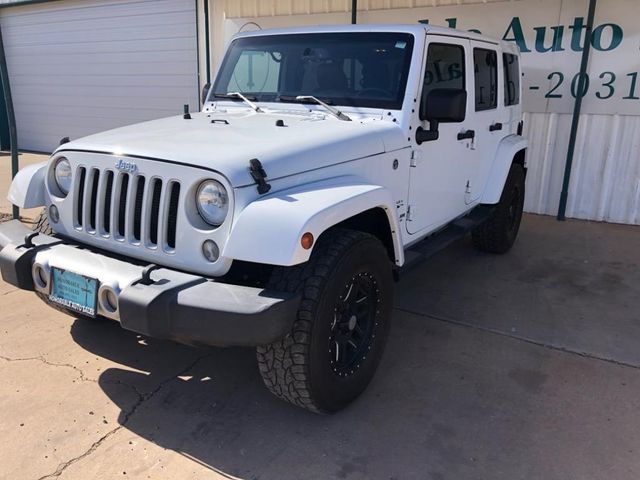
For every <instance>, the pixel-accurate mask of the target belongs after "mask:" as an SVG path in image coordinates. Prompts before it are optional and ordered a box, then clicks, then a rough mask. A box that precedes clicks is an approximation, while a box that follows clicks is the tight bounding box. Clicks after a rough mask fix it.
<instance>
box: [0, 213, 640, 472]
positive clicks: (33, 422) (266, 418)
mask: <svg viewBox="0 0 640 480" xmlns="http://www.w3.org/2000/svg"><path fill="white" fill-rule="evenodd" d="M639 234H640V230H639V229H638V228H637V227H623V226H616V225H602V224H592V223H586V222H568V223H565V224H559V223H556V222H555V221H554V220H553V219H550V218H544V217H535V216H527V217H526V218H525V223H524V225H523V232H522V235H521V237H520V240H519V241H518V244H517V245H516V247H515V248H514V250H513V251H512V252H511V253H510V254H509V255H507V256H503V257H493V256H487V255H482V254H478V253H477V252H475V251H474V250H472V249H471V248H470V246H469V244H468V243H469V242H468V241H463V242H460V243H458V244H456V245H453V246H452V247H451V248H449V249H448V250H446V251H445V252H443V253H442V254H440V255H438V256H437V257H435V258H433V259H432V260H430V261H429V262H427V263H425V264H423V265H421V266H419V267H417V268H416V269H415V270H413V271H411V272H409V274H407V276H405V277H404V278H403V279H402V281H401V282H400V284H399V285H398V289H397V299H396V308H395V310H394V325H393V328H392V333H391V337H390V340H389V345H388V349H387V352H386V353H385V357H384V359H383V362H382V364H381V367H380V370H379V372H378V374H377V375H376V377H375V379H374V381H373V383H372V385H371V386H370V387H369V389H368V390H367V391H366V393H365V395H364V396H363V397H362V398H361V399H360V400H358V402H356V403H355V404H354V405H353V406H351V407H350V408H348V409H347V410H345V411H344V412H341V413H339V414H337V415H334V416H330V417H320V416H315V415H311V414H308V413H306V412H304V411H302V410H299V409H295V408H291V407H289V406H288V405H286V404H284V403H282V402H280V401H279V400H277V399H275V398H274V397H272V396H271V395H269V394H268V392H267V391H266V390H265V389H264V388H263V386H262V385H261V381H260V378H259V375H258V372H257V368H256V365H255V358H254V353H253V351H252V350H251V349H195V348H191V347H187V346H181V345H177V344H174V343H171V342H161V341H156V340H153V339H147V338H143V337H141V336H139V335H136V334H133V333H130V332H126V331H124V330H122V329H121V328H120V327H119V326H118V325H117V324H116V323H114V322H109V321H87V320H74V319H73V318H71V317H67V316H65V315H63V314H61V313H59V312H57V311H54V310H51V309H48V308H47V307H46V306H45V305H44V304H43V303H42V302H40V301H39V300H38V299H37V298H36V297H35V296H33V295H32V294H29V293H26V292H21V291H16V290H15V289H14V288H13V287H11V286H9V285H6V284H4V283H2V282H0V313H1V314H2V315H1V321H2V324H0V438H2V439H9V440H10V441H8V442H7V441H4V442H3V448H2V449H0V478H11V479H14V478H15V479H17V478H19V479H34V480H35V479H52V478H59V479H64V480H69V479H82V480H86V479H87V478H91V479H113V478H136V479H137V478H140V479H146V478H152V479H163V478H166V479H174V478H189V479H200V478H202V479H209V478H234V477H239V478H247V479H249V478H252V479H253V478H261V479H277V480H286V479H299V478H305V479H307V478H309V479H314V478H317V479H326V478H338V479H390V478H393V479H413V478H430V479H435V480H440V479H449V478H451V479H456V480H459V479H472V478H473V479H476V478H491V479H508V480H514V479H527V480H529V479H537V478H539V479H544V480H550V479H551V480H554V479H566V478H580V479H581V480H583V479H596V478H598V479H599V478H615V479H616V480H618V479H621V480H624V479H634V480H635V479H637V478H638V477H639V476H640V461H638V459H637V458H638V455H637V452H638V451H640V428H639V427H640V421H638V419H637V411H638V409H639V408H640V395H639V393H640V370H639V369H640V354H639V353H638V352H640V350H639V349H638V348H637V342H638V340H637V339H638V338H640V331H638V323H637V322H638V312H640V305H639V303H638V302H640V273H639V272H640V269H638V268H637V266H638V265H639V264H640V252H638V250H637V245H638V235H639Z"/></svg>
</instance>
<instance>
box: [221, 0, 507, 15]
mask: <svg viewBox="0 0 640 480" xmlns="http://www.w3.org/2000/svg"><path fill="white" fill-rule="evenodd" d="M504 1H505V0H358V10H362V11H369V10H390V9H394V8H413V7H436V6H442V5H463V4H474V3H491V2H504ZM512 1H517V0H512ZM224 2H225V12H226V15H227V18H243V17H267V16H276V15H305V14H306V15H308V14H312V13H339V12H351V0H270V1H265V0H224Z"/></svg>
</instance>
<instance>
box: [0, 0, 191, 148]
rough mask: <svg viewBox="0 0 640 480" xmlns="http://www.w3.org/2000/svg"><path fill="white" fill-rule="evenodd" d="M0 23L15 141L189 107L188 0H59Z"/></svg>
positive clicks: (45, 144) (14, 10)
mask: <svg viewBox="0 0 640 480" xmlns="http://www.w3.org/2000/svg"><path fill="white" fill-rule="evenodd" d="M0 22H1V26H2V35H3V40H4V46H5V52H6V56H7V66H8V71H9V79H10V82H11V89H12V94H13V102H14V107H15V111H16V122H17V130H18V144H19V147H20V148H21V149H26V150H36V151H45V152H46V151H51V150H53V149H54V148H55V146H56V145H57V144H58V142H59V140H60V138H62V137H64V136H68V137H71V138H77V137H80V136H84V135H87V134H90V133H95V132H99V131H102V130H107V129H110V128H114V127H118V126H122V125H126V124H131V123H136V122H140V121H144V120H150V119H153V118H160V117H165V116H168V115H172V114H179V113H180V112H181V111H182V106H183V105H184V104H185V103H189V104H190V105H191V108H192V109H195V110H197V109H198V108H199V103H198V53H197V28H196V6H195V0H60V1H55V2H47V3H39V4H33V5H24V6H15V7H6V8H2V9H0Z"/></svg>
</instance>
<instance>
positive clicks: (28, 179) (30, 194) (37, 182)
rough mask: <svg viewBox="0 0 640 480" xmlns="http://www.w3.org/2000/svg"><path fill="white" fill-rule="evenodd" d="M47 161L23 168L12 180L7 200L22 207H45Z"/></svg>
mask: <svg viewBox="0 0 640 480" xmlns="http://www.w3.org/2000/svg"><path fill="white" fill-rule="evenodd" d="M46 173H47V162H43V163H36V164H34V165H29V166H26V167H24V168H21V169H20V170H19V171H18V174H17V175H16V176H15V178H14V179H13V181H12V182H11V187H10V188H9V193H8V194H7V200H9V201H10V202H11V203H13V204H14V205H17V206H18V207H20V208H35V207H43V206H44V204H45V195H44V194H45V186H44V180H45V175H46Z"/></svg>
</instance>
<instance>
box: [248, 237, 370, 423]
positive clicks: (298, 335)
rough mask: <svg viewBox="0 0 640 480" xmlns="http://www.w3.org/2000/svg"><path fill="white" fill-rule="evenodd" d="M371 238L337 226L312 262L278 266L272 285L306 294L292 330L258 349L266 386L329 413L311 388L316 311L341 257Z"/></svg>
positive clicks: (297, 402)
mask: <svg viewBox="0 0 640 480" xmlns="http://www.w3.org/2000/svg"><path fill="white" fill-rule="evenodd" d="M368 238H373V239H375V237H374V236H372V235H369V234H367V233H364V232H358V231H355V230H348V229H338V228H336V229H334V230H332V231H329V232H327V234H326V235H323V236H322V238H321V240H320V241H319V242H318V244H317V245H316V247H315V249H314V251H313V254H312V255H311V258H310V259H309V261H308V262H306V263H304V264H302V265H299V266H294V267H276V268H275V269H274V271H273V273H272V275H271V279H270V281H269V284H268V288H271V289H274V290H276V291H284V292H300V293H301V294H302V298H301V302H300V307H299V308H298V313H297V317H296V320H295V322H294V324H293V328H292V330H291V332H290V333H288V334H287V335H286V336H284V337H283V338H282V339H280V340H278V341H276V342H273V343H271V344H269V345H264V346H259V347H257V349H256V355H257V359H258V368H259V370H260V374H261V375H262V379H263V381H264V383H265V385H266V387H267V388H268V389H269V391H271V393H273V394H274V395H275V396H277V397H279V398H281V399H282V400H285V401H287V402H289V403H292V404H293V405H297V406H299V407H302V408H305V409H307V410H310V411H312V412H315V413H328V412H325V411H324V410H323V409H322V408H321V407H320V406H318V405H317V404H316V402H315V401H314V399H313V397H312V394H311V388H310V380H309V376H310V375H309V365H308V363H307V362H308V352H309V346H310V340H311V328H312V322H313V318H314V312H315V311H316V308H317V306H318V303H319V300H320V294H321V292H322V291H323V287H324V286H325V284H326V283H327V281H328V277H329V275H330V273H331V271H332V269H333V268H334V267H335V265H337V264H338V262H339V259H340V257H341V256H342V255H344V254H345V253H346V251H347V250H349V247H351V246H352V245H354V243H356V242H359V241H361V240H365V239H368ZM376 240H377V239H376Z"/></svg>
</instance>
